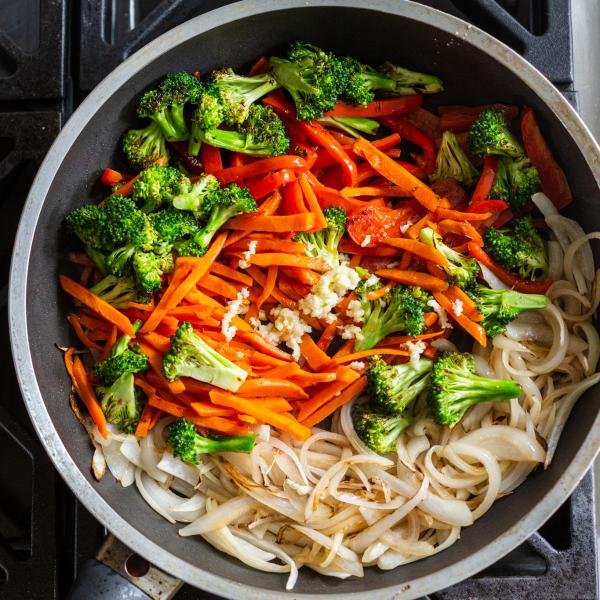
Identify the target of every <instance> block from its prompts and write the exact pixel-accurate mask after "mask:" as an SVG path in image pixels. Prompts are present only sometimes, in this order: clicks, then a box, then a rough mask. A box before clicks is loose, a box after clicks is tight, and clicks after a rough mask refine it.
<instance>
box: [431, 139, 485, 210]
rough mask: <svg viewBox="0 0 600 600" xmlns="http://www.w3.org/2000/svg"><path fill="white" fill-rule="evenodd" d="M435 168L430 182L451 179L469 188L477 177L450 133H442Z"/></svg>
mask: <svg viewBox="0 0 600 600" xmlns="http://www.w3.org/2000/svg"><path fill="white" fill-rule="evenodd" d="M435 167H436V168H435V172H434V173H432V174H431V175H430V177H429V179H430V181H439V180H440V179H448V178H451V179H455V180H456V181H458V182H459V183H462V184H464V185H465V186H466V187H467V188H470V187H471V186H472V185H473V183H474V182H475V180H476V179H477V178H478V177H479V173H478V172H477V169H476V168H475V167H474V166H473V163H472V162H471V161H470V160H469V157H468V156H467V155H466V154H465V151H464V150H463V149H462V146H461V145H460V144H459V143H458V140H457V139H456V136H455V135H454V134H453V133H452V132H451V131H444V135H443V136H442V143H441V145H440V149H439V150H438V154H437V158H436V160H435ZM494 198H496V196H494Z"/></svg>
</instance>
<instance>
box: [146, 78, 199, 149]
mask: <svg viewBox="0 0 600 600" xmlns="http://www.w3.org/2000/svg"><path fill="white" fill-rule="evenodd" d="M201 92H202V86H201V84H200V82H199V81H198V79H197V78H196V77H194V76H193V75H191V74H190V73H186V72H183V71H182V72H180V73H174V74H171V75H167V77H165V79H164V80H163V81H162V83H161V84H160V85H159V86H158V88H156V89H154V90H150V91H148V92H146V93H145V94H144V95H143V96H142V98H141V99H140V103H139V105H138V109H137V112H138V115H139V116H140V117H149V118H150V119H152V120H153V121H154V122H155V123H157V124H158V126H159V127H160V129H161V131H162V133H163V135H164V136H165V138H166V139H167V140H169V141H176V140H187V139H188V137H189V131H188V128H187V125H186V122H185V117H184V109H185V105H186V104H187V103H194V102H196V101H197V100H198V97H199V96H200V94H201Z"/></svg>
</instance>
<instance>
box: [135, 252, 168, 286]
mask: <svg viewBox="0 0 600 600" xmlns="http://www.w3.org/2000/svg"><path fill="white" fill-rule="evenodd" d="M169 259H170V260H169ZM131 266H132V269H133V274H134V276H135V280H136V281H137V284H138V286H139V287H140V288H141V289H142V290H143V291H145V292H148V293H152V292H156V291H158V290H159V289H160V287H161V285H162V276H163V273H168V272H170V271H171V270H172V269H173V267H174V264H173V257H172V255H171V254H170V253H168V254H166V255H164V256H159V255H158V254H154V252H136V253H135V254H134V255H133V261H132V264H131Z"/></svg>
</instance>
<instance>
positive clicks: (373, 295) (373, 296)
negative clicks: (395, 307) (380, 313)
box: [367, 282, 394, 300]
mask: <svg viewBox="0 0 600 600" xmlns="http://www.w3.org/2000/svg"><path fill="white" fill-rule="evenodd" d="M393 287H394V284H393V283H392V282H388V283H386V284H385V285H384V286H382V287H380V288H379V289H378V290H374V291H372V292H369V293H368V294H367V300H379V298H383V297H384V296H385V295H386V294H387V293H388V292H389V291H390V290H391V289H392V288H393Z"/></svg>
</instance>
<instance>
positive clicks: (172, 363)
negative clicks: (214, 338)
mask: <svg viewBox="0 0 600 600" xmlns="http://www.w3.org/2000/svg"><path fill="white" fill-rule="evenodd" d="M163 372H164V374H165V376H166V378H167V379H168V380H169V381H174V380H175V379H177V378H179V377H192V378H193V379H197V380H198V381H204V382H205V383H210V384H212V385H215V386H217V387H220V388H223V389H224V390H229V391H232V392H235V391H237V390H238V389H239V388H240V386H241V385H242V383H244V381H245V380H246V377H248V373H247V372H246V371H244V369H241V368H240V367H238V366H237V365H235V364H234V363H232V362H231V361H230V360H228V359H227V358H225V357H224V356H221V355H220V354H219V353H218V352H217V351H215V350H213V349H212V348H211V347H210V346H209V345H208V344H207V343H206V342H205V341H204V340H203V339H202V338H200V337H199V336H198V335H197V334H196V333H195V332H194V329H193V327H192V326H191V325H190V324H189V323H187V322H183V323H181V325H179V328H178V329H177V332H176V333H175V335H174V336H173V337H172V338H171V348H170V349H169V351H168V352H167V353H166V354H165V355H164V356H163Z"/></svg>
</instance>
